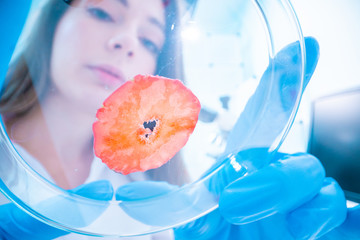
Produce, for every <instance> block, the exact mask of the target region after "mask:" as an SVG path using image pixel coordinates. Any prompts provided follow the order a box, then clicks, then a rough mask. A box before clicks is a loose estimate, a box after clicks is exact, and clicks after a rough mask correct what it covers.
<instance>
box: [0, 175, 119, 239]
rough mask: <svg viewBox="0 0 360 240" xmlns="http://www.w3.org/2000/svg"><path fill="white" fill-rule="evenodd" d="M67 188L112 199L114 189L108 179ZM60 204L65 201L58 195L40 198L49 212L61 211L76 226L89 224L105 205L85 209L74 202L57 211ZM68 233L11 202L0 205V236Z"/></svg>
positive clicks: (44, 236) (46, 236)
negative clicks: (47, 198) (94, 208)
mask: <svg viewBox="0 0 360 240" xmlns="http://www.w3.org/2000/svg"><path fill="white" fill-rule="evenodd" d="M70 192H71V193H75V194H77V195H80V196H82V197H86V198H91V199H95V200H100V201H109V200H111V199H112V197H113V193H114V192H113V188H112V185H111V183H110V182H109V181H106V180H101V181H96V182H92V183H89V184H85V185H81V186H79V187H77V188H75V189H73V190H70ZM66 202H67V201H66ZM67 203H68V202H67ZM60 204H64V201H62V199H61V198H60V197H59V198H53V199H49V200H46V201H44V202H42V203H41V207H42V208H43V209H48V211H49V212H56V211H57V213H56V214H57V215H60V214H62V215H63V216H64V217H66V218H71V219H72V221H73V222H72V224H73V225H74V226H77V227H82V226H86V225H88V224H90V223H91V222H92V221H94V220H95V219H96V218H97V217H98V216H99V215H100V214H101V213H102V212H103V211H104V210H105V208H106V207H105V206H107V205H106V204H104V205H103V207H99V208H98V209H96V211H86V209H83V208H82V207H81V206H78V205H76V203H74V204H71V206H70V205H69V206H67V208H65V209H68V211H66V212H59V211H58V210H57V206H59V205H60ZM68 233H69V232H67V231H66V230H62V229H58V228H55V227H52V226H50V225H48V224H46V223H43V222H42V221H40V220H37V219H36V218H34V217H32V216H30V215H29V214H27V213H25V212H24V211H23V210H22V209H20V208H19V207H17V206H16V205H15V204H13V203H8V204H4V205H1V206H0V239H19V240H20V239H21V240H23V239H37V240H41V239H54V238H56V237H59V236H62V235H66V234H68Z"/></svg>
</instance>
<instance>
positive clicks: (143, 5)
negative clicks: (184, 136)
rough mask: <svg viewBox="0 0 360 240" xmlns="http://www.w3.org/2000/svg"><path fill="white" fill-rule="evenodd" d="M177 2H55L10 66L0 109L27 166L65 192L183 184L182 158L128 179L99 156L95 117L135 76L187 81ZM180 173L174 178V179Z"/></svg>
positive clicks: (55, 0) (45, 9)
mask: <svg viewBox="0 0 360 240" xmlns="http://www.w3.org/2000/svg"><path fill="white" fill-rule="evenodd" d="M178 9H179V8H178V6H177V2H176V1H174V0H172V1H162V0H148V1H142V0H103V1H96V0H74V1H66V2H64V1H59V0H49V1H48V2H47V3H46V4H45V5H44V7H43V9H42V10H41V13H40V15H39V17H38V19H37V23H36V24H35V25H34V27H32V28H31V30H30V31H29V32H30V33H29V36H28V38H27V39H26V43H25V45H24V46H23V47H22V49H21V51H20V54H19V55H18V56H17V58H16V59H15V61H14V62H13V63H12V65H11V67H10V70H9V73H8V76H7V79H6V83H5V88H4V90H3V94H2V97H1V102H0V111H1V114H2V116H3V118H4V121H5V124H6V128H7V132H8V134H9V136H10V138H11V140H12V141H13V143H14V144H15V145H16V147H17V149H18V151H19V152H21V153H22V155H23V156H26V159H25V160H26V161H27V162H28V163H29V164H30V165H32V166H33V167H34V168H35V170H37V171H38V172H39V173H41V174H42V175H43V176H45V177H46V178H48V179H50V180H51V181H53V182H55V183H56V184H57V185H58V186H60V187H62V188H64V189H70V188H74V187H76V186H79V185H81V184H83V183H85V182H88V181H92V180H96V179H103V178H106V179H109V178H110V179H111V180H112V182H118V184H122V183H126V182H129V181H133V180H135V179H155V180H166V181H169V182H170V183H174V184H183V183H184V181H185V179H186V177H184V174H182V175H181V176H180V175H177V174H174V172H177V171H179V170H180V171H181V169H183V167H182V162H181V159H180V156H179V155H177V156H175V157H174V159H172V161H170V162H169V164H166V165H165V166H163V167H161V168H159V169H156V170H150V171H147V172H146V173H145V174H130V175H128V176H123V175H121V174H118V173H114V172H112V171H110V170H108V169H107V167H106V166H105V165H103V164H102V163H101V161H100V160H99V159H97V158H94V155H93V146H92V144H93V135H92V124H93V122H94V121H95V114H96V110H97V109H98V108H99V107H101V106H102V102H103V101H104V100H105V99H106V97H107V96H109V95H110V94H111V93H112V92H113V91H114V90H115V89H116V88H118V87H119V86H121V85H122V84H123V83H124V82H125V81H127V80H129V79H131V78H132V77H134V76H135V75H137V74H157V75H161V76H165V77H170V78H177V79H183V76H182V66H181V62H182V59H181V54H180V51H181V49H180V45H179V42H178V41H179V40H178V28H179V16H178V15H179V14H178ZM173 169H176V171H173ZM185 176H186V174H185Z"/></svg>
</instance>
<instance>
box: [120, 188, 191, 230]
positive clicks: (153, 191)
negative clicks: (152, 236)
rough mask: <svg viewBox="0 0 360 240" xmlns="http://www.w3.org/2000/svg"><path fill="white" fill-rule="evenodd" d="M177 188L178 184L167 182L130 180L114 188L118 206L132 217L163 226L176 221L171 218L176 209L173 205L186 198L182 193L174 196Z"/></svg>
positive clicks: (149, 223)
mask: <svg viewBox="0 0 360 240" xmlns="http://www.w3.org/2000/svg"><path fill="white" fill-rule="evenodd" d="M178 189H179V187H178V186H175V185H171V184H169V183H167V182H157V181H137V182H131V183H129V184H126V185H124V186H121V187H119V188H118V189H117V190H116V200H119V201H120V202H119V206H120V207H121V208H122V209H123V210H124V211H125V212H126V213H127V214H128V215H129V216H131V217H132V218H134V219H136V220H138V221H140V222H142V223H145V224H148V225H153V226H165V225H168V224H169V223H171V222H174V220H175V221H176V219H173V218H176V216H175V214H176V212H177V211H178V209H174V208H173V206H174V205H177V204H179V202H182V201H183V200H184V199H185V198H186V197H185V196H182V195H179V196H178V197H176V196H177V194H176V193H175V192H176V190H178ZM171 192H173V193H174V194H170V193H171ZM173 203H177V204H173ZM185 204H186V203H185ZM184 207H185V206H184ZM155 216H156V217H155Z"/></svg>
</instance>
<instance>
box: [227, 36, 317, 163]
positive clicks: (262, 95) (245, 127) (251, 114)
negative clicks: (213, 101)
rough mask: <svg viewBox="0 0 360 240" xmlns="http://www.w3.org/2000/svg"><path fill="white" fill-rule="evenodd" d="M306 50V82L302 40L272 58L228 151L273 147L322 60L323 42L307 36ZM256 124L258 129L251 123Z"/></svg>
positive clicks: (229, 141)
mask: <svg viewBox="0 0 360 240" xmlns="http://www.w3.org/2000/svg"><path fill="white" fill-rule="evenodd" d="M305 50H306V61H305V62H306V66H305V79H304V83H303V86H301V83H302V78H301V71H302V68H301V66H302V64H301V63H302V58H301V51H300V44H299V43H298V42H295V43H293V44H290V45H288V46H287V47H285V48H284V49H283V50H281V51H280V52H279V53H278V54H277V55H276V56H275V58H274V59H272V60H271V61H270V64H269V66H268V68H267V69H266V71H265V73H264V74H263V76H262V78H261V80H260V83H259V85H258V87H257V89H256V91H255V93H254V94H253V95H252V97H251V98H250V99H249V101H248V102H247V104H246V106H245V108H244V111H243V112H242V113H241V115H240V116H239V118H238V120H237V122H236V124H235V125H234V127H233V129H232V130H231V132H230V133H229V135H228V138H227V145H226V149H225V153H224V155H228V154H230V153H234V152H235V153H236V152H239V151H240V150H242V149H247V148H254V147H270V146H272V144H273V143H274V142H275V140H278V138H279V136H280V134H281V133H282V132H283V130H284V128H285V127H286V125H287V123H288V121H289V120H290V118H291V115H292V114H293V110H294V109H295V107H296V106H295V104H296V101H297V100H298V96H299V95H300V94H301V93H302V91H303V90H304V88H305V86H306V85H307V83H308V81H309V80H310V78H311V76H312V74H313V72H314V70H315V67H316V65H317V62H318V57H319V45H318V43H317V41H316V40H315V39H314V38H311V37H308V38H305ZM260 110H261V111H260ZM254 125H256V129H254V128H253V127H251V126H254ZM265 162H266V161H265ZM266 163H267V162H266Z"/></svg>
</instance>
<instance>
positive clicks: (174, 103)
mask: <svg viewBox="0 0 360 240" xmlns="http://www.w3.org/2000/svg"><path fill="white" fill-rule="evenodd" d="M200 108H201V106H200V102H199V100H198V99H197V97H196V96H195V95H194V94H193V93H192V92H191V91H190V90H189V89H188V88H187V87H185V85H184V84H183V83H182V82H181V81H179V80H174V79H169V78H165V77H159V76H150V75H146V76H144V75H137V76H135V78H134V79H133V80H132V81H127V82H126V83H125V84H123V85H122V86H121V87H120V88H118V89H117V90H116V91H115V92H113V93H112V94H111V95H110V96H109V97H108V98H107V99H106V100H105V101H104V106H103V107H102V108H100V109H99V110H98V112H97V114H96V117H97V119H98V120H97V121H96V122H95V123H94V124H93V132H94V150H95V155H96V156H97V157H99V158H100V159H101V160H102V161H103V162H104V163H105V164H106V165H107V166H108V167H109V168H110V169H112V170H114V171H116V172H120V173H122V174H129V173H132V172H137V171H142V172H143V171H146V170H149V169H153V168H157V167H160V166H162V165H163V164H165V163H166V162H167V161H169V160H170V159H171V158H172V157H173V156H174V155H175V154H176V153H177V152H178V151H179V150H180V149H181V148H182V147H183V146H184V145H185V144H186V142H187V141H188V139H189V137H190V135H191V133H192V132H193V131H194V128H195V125H196V123H197V121H198V116H199V112H200Z"/></svg>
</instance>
